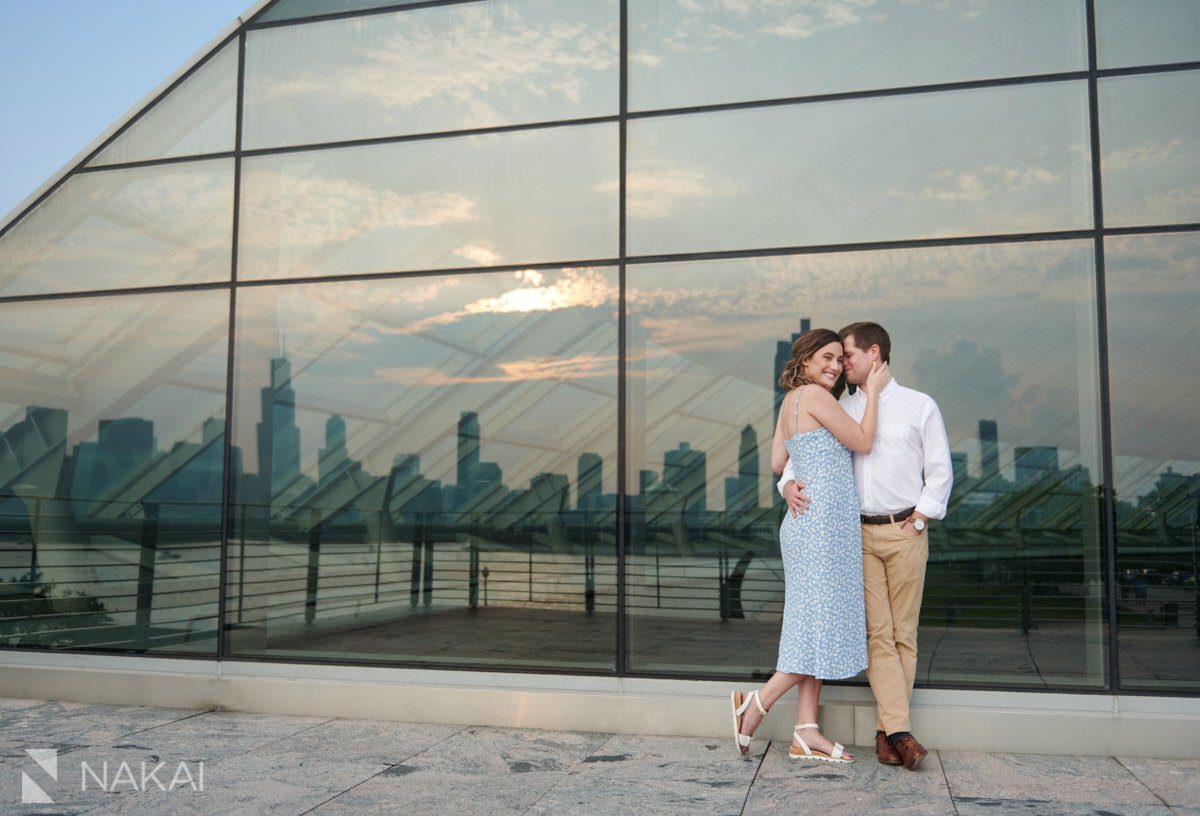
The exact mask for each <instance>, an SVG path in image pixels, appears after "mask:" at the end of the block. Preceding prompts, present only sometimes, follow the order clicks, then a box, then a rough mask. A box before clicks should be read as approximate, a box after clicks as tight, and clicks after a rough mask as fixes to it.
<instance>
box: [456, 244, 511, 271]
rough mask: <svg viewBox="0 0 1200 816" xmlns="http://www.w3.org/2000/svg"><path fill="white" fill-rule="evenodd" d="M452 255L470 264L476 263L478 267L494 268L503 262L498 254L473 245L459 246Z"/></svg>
mask: <svg viewBox="0 0 1200 816" xmlns="http://www.w3.org/2000/svg"><path fill="white" fill-rule="evenodd" d="M454 254H455V255H457V256H458V257H460V258H464V259H466V260H468V261H471V262H472V263H477V264H479V265H480V266H495V265H496V264H498V263H500V262H501V261H503V260H504V258H503V256H501V255H500V254H499V253H498V252H493V251H492V250H490V249H488V248H487V247H481V246H477V245H474V244H468V245H467V246H460V247H459V248H458V249H455V250H454Z"/></svg>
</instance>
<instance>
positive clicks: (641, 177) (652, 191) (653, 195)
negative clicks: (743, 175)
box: [596, 159, 737, 218]
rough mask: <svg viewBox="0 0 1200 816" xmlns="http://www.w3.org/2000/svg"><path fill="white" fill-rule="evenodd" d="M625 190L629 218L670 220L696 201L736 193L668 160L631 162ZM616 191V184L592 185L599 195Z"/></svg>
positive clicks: (697, 170)
mask: <svg viewBox="0 0 1200 816" xmlns="http://www.w3.org/2000/svg"><path fill="white" fill-rule="evenodd" d="M625 186H626V191H627V203H626V206H627V207H628V210H629V215H630V216H631V217H633V218H670V217H671V216H673V215H676V214H677V213H678V212H679V210H680V209H681V208H682V206H683V205H685V204H687V203H688V202H691V201H695V200H696V199H698V198H720V197H724V196H730V195H734V194H735V193H736V192H737V187H736V185H734V184H733V183H731V182H721V181H717V180H715V179H713V178H711V177H710V176H709V175H708V174H707V173H705V172H704V171H703V170H701V169H700V168H698V167H690V166H688V165H685V164H683V163H681V162H677V161H673V160H671V159H653V160H648V161H637V162H634V163H633V164H632V166H631V167H630V168H629V171H628V173H627V174H626V177H625ZM619 189H620V182H619V181H616V180H613V181H606V182H604V183H603V184H598V185H596V192H599V193H614V192H617V191H618V190H619Z"/></svg>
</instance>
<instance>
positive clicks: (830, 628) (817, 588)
mask: <svg viewBox="0 0 1200 816" xmlns="http://www.w3.org/2000/svg"><path fill="white" fill-rule="evenodd" d="M841 374H842V343H841V340H840V338H839V337H838V335H837V333H836V332H833V331H830V330H829V329H813V330H812V331H810V332H806V333H805V334H804V335H802V336H801V337H800V339H799V340H797V341H796V342H795V343H794V344H792V359H791V360H790V361H788V364H787V366H786V367H785V368H784V370H783V374H782V376H781V377H780V378H779V383H780V385H782V386H783V387H784V388H787V389H789V391H788V393H787V395H786V396H785V397H784V400H783V405H782V406H781V408H780V410H779V419H778V421H777V422H776V425H775V439H774V440H773V442H772V443H771V469H772V470H773V471H774V472H775V473H776V474H779V473H782V472H783V468H784V466H785V465H786V464H787V459H788V456H791V458H792V462H793V465H794V466H795V469H796V472H797V473H803V474H804V480H805V492H806V493H807V494H808V495H809V497H810V498H811V499H812V504H811V505H810V506H809V509H808V511H807V512H806V513H804V514H803V515H800V516H796V515H793V514H792V513H790V512H789V513H786V514H785V516H784V519H783V524H782V525H781V526H780V528H779V538H780V551H781V553H782V555H783V574H784V589H785V600H784V610H783V631H782V633H781V635H780V638H779V660H778V662H777V664H776V668H775V673H774V674H773V675H772V676H771V679H770V680H768V681H767V682H766V684H765V685H764V686H763V687H762V688H761V689H759V690H758V691H752V692H750V694H749V695H747V696H746V697H745V698H744V699H743V696H742V693H741V692H739V691H734V692H733V694H732V695H731V702H732V708H733V721H734V732H735V741H736V743H737V746H738V751H739V752H740V753H741V754H743V755H745V754H747V753H749V751H750V735H752V734H753V733H754V731H755V729H756V728H757V727H758V725H759V723H760V722H762V718H763V716H764V715H765V714H766V713H767V711H768V710H770V708H771V706H772V705H773V704H774V702H775V701H776V700H778V699H779V698H780V697H782V696H783V694H784V693H785V692H786V691H787V690H788V689H790V688H791V687H792V686H797V687H798V692H799V695H800V709H799V714H798V717H797V723H798V725H797V726H796V728H795V730H794V732H793V739H792V745H791V747H790V748H789V749H788V757H789V758H790V759H799V760H822V761H825V762H853V761H854V757H852V756H851V755H850V754H848V753H846V750H845V748H844V747H843V746H842V745H841V744H840V743H836V742H832V741H830V740H829V739H828V738H827V737H826V736H825V735H823V734H822V733H821V732H820V729H819V728H818V726H817V722H816V720H817V707H818V705H819V703H820V697H821V681H822V680H832V679H841V678H845V677H853V676H854V675H856V674H858V673H859V672H860V671H862V670H863V669H865V668H866V666H867V633H866V620H865V613H864V610H863V574H862V534H861V528H860V527H859V518H858V516H859V504H858V494H857V492H856V490H855V487H854V468H853V463H852V460H851V457H850V451H858V452H860V453H868V452H870V450H871V443H872V442H873V441H874V439H875V425H876V420H877V418H878V414H879V394H880V392H881V391H882V390H883V387H884V386H885V385H887V384H888V382H889V381H890V380H891V374H890V373H889V371H888V367H887V364H886V363H884V364H882V365H878V364H877V365H876V366H875V367H873V368H872V370H871V374H870V375H869V376H868V377H867V382H866V384H865V389H866V392H867V410H866V413H865V414H864V416H863V419H862V422H861V423H859V422H855V421H854V420H853V419H851V418H850V415H849V414H847V413H846V412H845V411H844V410H843V409H842V407H841V406H840V405H839V404H838V402H837V399H836V397H835V396H834V395H835V389H837V391H839V392H840V390H841V389H840V385H839V382H838V380H839V378H840V377H841Z"/></svg>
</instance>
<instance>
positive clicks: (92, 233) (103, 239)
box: [0, 159, 233, 296]
mask: <svg viewBox="0 0 1200 816" xmlns="http://www.w3.org/2000/svg"><path fill="white" fill-rule="evenodd" d="M232 225H233V162H232V161H231V160H228V161H227V160H223V159H222V160H211V161H201V162H192V163H184V164H169V165H159V166H155V167H137V168H128V169H123V170H105V171H101V172H96V173H76V174H75V175H74V176H72V177H71V178H70V179H68V180H67V182H66V183H65V184H64V185H63V186H62V187H60V188H59V189H58V190H56V191H55V192H54V193H53V194H52V195H50V196H49V197H48V198H47V199H46V200H45V201H43V202H42V203H41V204H39V205H38V206H37V208H36V209H34V210H33V211H32V212H30V213H29V214H28V215H26V216H25V217H24V218H23V219H22V220H20V221H18V222H17V223H16V224H14V225H13V227H12V229H10V230H9V231H8V232H7V233H5V234H4V235H3V236H0V294H2V295H6V296H7V295H27V294H38V293H42V292H64V291H72V290H74V291H80V290H95V289H118V288H124V287H132V286H165V285H169V284H176V283H197V282H202V281H218V280H228V279H229V265H230V258H229V248H230V235H231V232H232Z"/></svg>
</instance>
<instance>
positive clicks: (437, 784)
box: [315, 726, 610, 816]
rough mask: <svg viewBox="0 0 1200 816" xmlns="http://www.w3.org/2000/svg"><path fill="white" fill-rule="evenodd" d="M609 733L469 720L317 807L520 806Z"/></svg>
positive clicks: (462, 812) (461, 809)
mask: <svg viewBox="0 0 1200 816" xmlns="http://www.w3.org/2000/svg"><path fill="white" fill-rule="evenodd" d="M609 738H610V735H608V734H588V733H572V732H560V731H521V730H517V729H510V728H490V727H482V726H473V727H470V728H464V729H461V730H460V731H458V732H456V733H454V734H452V735H451V736H449V737H447V738H445V739H443V740H441V741H439V742H437V743H436V744H434V745H432V746H431V747H429V748H428V749H427V750H424V751H422V752H420V753H418V754H416V755H415V756H413V757H411V758H409V759H407V760H405V761H404V762H403V763H401V764H398V765H393V766H391V767H389V768H387V769H386V770H385V771H383V772H382V773H380V774H378V775H377V776H375V777H373V778H372V779H370V780H368V781H366V782H364V783H363V784H361V785H359V786H357V787H355V788H354V789H353V790H349V791H347V792H346V793H344V794H342V795H339V796H338V797H336V798H335V799H333V800H332V801H330V802H328V803H326V804H324V805H323V806H322V807H321V808H320V809H319V810H317V811H315V812H316V813H318V814H321V816H333V815H335V814H342V813H350V812H353V813H356V814H359V813H361V814H374V813H378V814H392V813H401V812H403V813H454V814H455V816H469V815H470V814H476V813H478V814H491V813H498V814H508V813H513V814H520V813H523V812H524V811H526V810H528V809H529V807H530V806H532V805H533V804H534V803H535V802H537V800H538V799H539V798H541V796H542V795H543V794H544V793H545V792H546V791H548V790H549V789H550V788H551V787H553V786H554V785H555V784H556V783H557V782H558V781H559V780H560V779H561V778H562V777H563V776H564V775H565V774H566V772H567V769H568V768H570V767H571V766H572V765H574V764H575V763H577V762H579V761H580V760H582V759H583V758H585V757H587V756H589V755H590V754H592V753H593V752H595V751H596V749H598V748H599V747H600V746H602V745H604V744H605V743H606V742H607V741H608V740H609Z"/></svg>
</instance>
